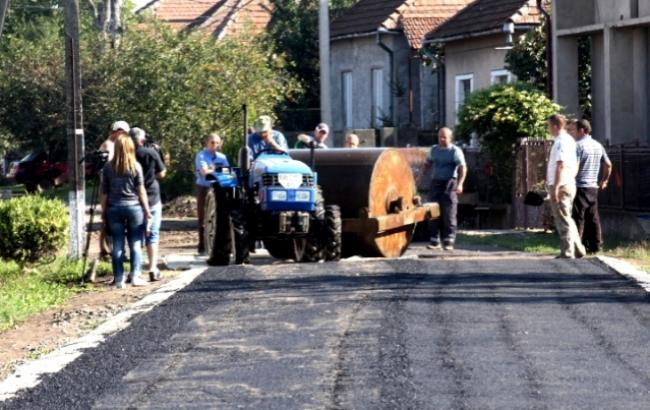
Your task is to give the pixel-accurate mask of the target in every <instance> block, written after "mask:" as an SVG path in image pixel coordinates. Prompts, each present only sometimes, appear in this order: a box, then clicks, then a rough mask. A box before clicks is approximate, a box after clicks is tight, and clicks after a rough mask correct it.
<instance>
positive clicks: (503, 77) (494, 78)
mask: <svg viewBox="0 0 650 410" xmlns="http://www.w3.org/2000/svg"><path fill="white" fill-rule="evenodd" d="M510 82H512V74H510V71H508V70H494V71H492V74H491V76H490V83H491V84H492V85H494V84H508V83H510Z"/></svg>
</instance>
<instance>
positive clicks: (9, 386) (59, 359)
mask: <svg viewBox="0 0 650 410" xmlns="http://www.w3.org/2000/svg"><path fill="white" fill-rule="evenodd" d="M207 269H208V267H207V266H201V267H199V266H196V265H191V266H190V269H188V270H185V271H183V273H182V276H180V277H179V278H176V279H174V280H172V281H170V282H169V283H167V284H165V285H164V286H161V287H160V288H159V289H157V290H155V291H153V292H151V293H150V294H148V295H146V296H145V297H143V298H142V299H140V300H139V301H137V302H135V303H133V304H132V305H130V306H129V307H128V308H127V309H126V310H123V311H122V312H120V313H118V314H117V315H115V316H113V317H112V318H110V319H108V320H106V321H105V322H103V323H102V324H101V325H99V326H98V327H97V328H95V329H94V330H93V331H91V332H90V333H88V334H86V335H84V336H82V337H80V338H79V339H77V340H75V341H73V342H71V343H70V344H67V345H65V346H63V347H61V348H59V349H57V350H54V351H52V352H50V353H48V354H46V355H45V356H43V357H41V358H38V359H35V360H31V361H28V362H26V363H23V364H21V365H20V366H18V367H17V368H16V369H15V370H14V371H13V372H12V373H11V374H10V375H9V376H8V377H7V378H6V379H4V380H1V381H0V403H1V402H3V401H5V400H8V399H11V398H12V397H14V396H16V394H17V393H18V392H19V391H20V390H24V389H29V388H32V387H35V386H37V385H38V384H39V383H40V382H41V380H40V379H41V376H42V375H44V374H48V373H56V372H58V371H60V370H61V369H63V368H64V367H65V366H67V365H68V364H69V363H71V362H72V361H73V360H75V359H76V358H77V357H79V356H81V355H82V354H83V353H84V352H83V350H84V349H89V348H92V347H96V346H98V345H99V344H100V343H102V342H103V341H105V340H106V339H107V338H108V337H109V336H111V335H113V334H115V333H117V332H119V331H121V330H123V329H126V328H127V327H128V326H129V325H130V319H131V318H132V317H133V316H135V315H136V314H139V313H144V312H148V311H150V310H151V309H153V308H154V307H155V306H157V305H159V304H160V303H162V302H164V301H165V300H167V299H168V298H169V297H170V296H172V295H173V294H175V293H176V292H178V291H179V290H181V289H183V288H185V287H186V286H187V285H189V284H190V283H192V281H194V279H196V277H197V276H199V275H200V274H202V273H203V272H205V271H206V270H207Z"/></svg>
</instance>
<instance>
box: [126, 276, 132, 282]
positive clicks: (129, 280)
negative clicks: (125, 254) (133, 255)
mask: <svg viewBox="0 0 650 410" xmlns="http://www.w3.org/2000/svg"><path fill="white" fill-rule="evenodd" d="M132 279H133V276H131V274H128V275H126V283H131V280H132Z"/></svg>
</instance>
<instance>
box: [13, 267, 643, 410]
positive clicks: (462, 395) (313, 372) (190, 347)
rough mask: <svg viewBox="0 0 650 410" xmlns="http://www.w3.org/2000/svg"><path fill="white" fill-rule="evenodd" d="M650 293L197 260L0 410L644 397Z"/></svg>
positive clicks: (558, 405)
mask: <svg viewBox="0 0 650 410" xmlns="http://www.w3.org/2000/svg"><path fill="white" fill-rule="evenodd" d="M649 302H650V297H649V296H648V294H646V293H645V291H643V290H642V289H641V288H639V287H637V286H636V285H635V284H633V283H632V282H629V281H628V280H626V279H624V278H622V277H620V276H618V275H617V274H615V273H614V272H612V271H610V270H609V269H608V268H605V267H603V266H601V265H600V264H599V263H598V262H597V261H595V260H576V261H569V260H553V259H548V258H515V257H511V258H508V257H507V255H506V256H503V257H500V258H499V257H497V258H494V257H493V258H459V259H451V260H439V259H401V260H376V259H374V260H366V259H356V260H348V261H343V262H340V263H325V264H323V263H321V264H275V265H264V266H247V267H228V268H211V269H209V270H208V271H207V272H206V273H204V274H203V275H201V276H200V277H199V278H197V279H196V280H195V281H194V282H193V283H192V284H191V285H189V286H188V287H187V288H185V289H184V290H182V291H180V292H179V293H177V294H175V295H174V296H172V297H171V298H170V299H168V300H167V301H166V302H164V303H162V304H161V305H160V306H158V307H157V308H155V309H154V310H152V311H150V312H148V313H144V314H141V315H140V316H138V317H136V318H135V319H134V320H133V323H132V325H131V326H130V327H129V328H127V329H126V330H124V331H122V332H120V333H118V334H116V335H114V336H112V337H111V338H110V339H108V340H107V341H106V342H105V343H103V344H102V345H100V346H98V347H96V348H93V349H91V350H89V351H87V353H85V354H84V355H82V356H81V357H79V358H78V359H77V360H75V361H74V362H72V363H71V364H69V365H68V366H67V367H66V368H65V369H64V370H62V371H61V372H59V373H57V374H55V375H51V376H46V377H44V379H43V382H42V383H41V384H40V385H38V386H37V387H35V388H33V389H31V390H28V391H24V392H22V393H21V394H20V395H19V396H18V397H17V398H15V399H12V400H11V401H7V402H4V403H0V408H3V409H32V408H38V409H86V408H95V409H131V408H155V409H179V408H192V409H194V408H196V409H649V408H650V303H649Z"/></svg>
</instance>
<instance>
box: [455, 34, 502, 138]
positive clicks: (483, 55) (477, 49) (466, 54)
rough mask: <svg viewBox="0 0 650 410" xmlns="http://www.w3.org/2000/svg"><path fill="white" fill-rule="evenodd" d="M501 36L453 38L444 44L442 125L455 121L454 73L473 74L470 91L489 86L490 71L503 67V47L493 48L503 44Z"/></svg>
mask: <svg viewBox="0 0 650 410" xmlns="http://www.w3.org/2000/svg"><path fill="white" fill-rule="evenodd" d="M504 41H505V37H504V36H503V35H494V36H486V37H480V38H474V39H467V40H459V41H453V42H450V43H447V44H445V70H446V71H445V76H446V80H445V95H446V96H445V100H446V101H445V104H446V124H447V125H450V126H453V125H454V124H456V116H457V113H456V76H459V75H466V74H473V76H474V90H480V89H482V88H487V87H489V86H490V85H491V75H492V71H494V70H502V69H504V67H505V62H504V61H505V57H506V54H507V50H496V49H495V48H496V47H502V46H503V45H504Z"/></svg>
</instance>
